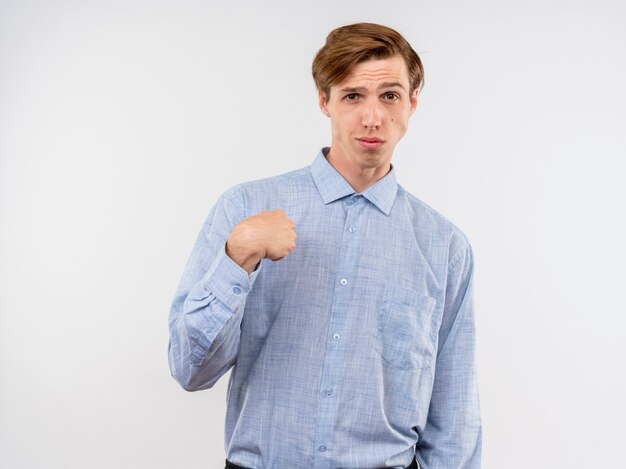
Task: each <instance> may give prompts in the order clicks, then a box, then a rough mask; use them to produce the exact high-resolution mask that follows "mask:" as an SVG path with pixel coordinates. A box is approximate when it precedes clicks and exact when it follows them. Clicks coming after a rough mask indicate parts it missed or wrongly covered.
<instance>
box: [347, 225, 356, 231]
mask: <svg viewBox="0 0 626 469" xmlns="http://www.w3.org/2000/svg"><path fill="white" fill-rule="evenodd" d="M348 231H349V232H350V233H354V232H355V231H356V228H355V227H354V225H352V226H351V227H350V228H348Z"/></svg>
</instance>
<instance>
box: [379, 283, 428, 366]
mask: <svg viewBox="0 0 626 469" xmlns="http://www.w3.org/2000/svg"><path fill="white" fill-rule="evenodd" d="M436 304H437V301H436V300H435V299H434V298H432V297H430V296H427V295H424V294H421V293H418V292H415V291H411V290H405V289H402V288H399V287H395V286H393V287H390V286H388V287H386V288H385V292H384V294H383V304H382V308H381V310H380V311H379V313H378V321H377V330H376V350H377V351H378V353H379V354H380V355H381V357H382V358H383V359H384V360H385V361H386V362H388V363H389V364H391V365H393V366H395V367H396V368H400V369H403V370H410V369H416V368H424V367H428V366H431V365H432V361H433V357H434V356H435V351H436V334H434V330H433V329H434V327H433V322H434V311H435V306H436Z"/></svg>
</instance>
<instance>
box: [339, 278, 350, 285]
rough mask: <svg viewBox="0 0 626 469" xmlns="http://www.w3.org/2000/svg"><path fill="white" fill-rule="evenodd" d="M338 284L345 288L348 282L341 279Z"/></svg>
mask: <svg viewBox="0 0 626 469" xmlns="http://www.w3.org/2000/svg"><path fill="white" fill-rule="evenodd" d="M339 283H341V284H342V285H343V286H346V285H347V284H348V280H346V279H345V278H342V279H341V281H340V282H339Z"/></svg>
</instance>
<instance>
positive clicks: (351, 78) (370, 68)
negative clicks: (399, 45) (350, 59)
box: [337, 55, 409, 90]
mask: <svg viewBox="0 0 626 469" xmlns="http://www.w3.org/2000/svg"><path fill="white" fill-rule="evenodd" d="M386 82H390V83H391V82H398V83H401V84H402V85H403V86H404V87H405V88H406V89H407V90H408V89H409V71H408V69H407V67H406V63H405V62H404V59H403V58H402V57H401V56H399V55H396V56H393V57H389V58H386V59H371V60H366V61H364V62H360V63H358V64H356V66H355V67H354V68H353V69H352V70H351V71H350V74H349V75H348V76H347V77H346V78H345V79H344V80H343V81H342V82H341V83H339V84H338V85H337V86H338V87H339V88H344V87H354V86H367V85H368V84H371V85H376V84H379V83H386Z"/></svg>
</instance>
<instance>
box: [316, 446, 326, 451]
mask: <svg viewBox="0 0 626 469" xmlns="http://www.w3.org/2000/svg"><path fill="white" fill-rule="evenodd" d="M318 449H319V450H320V451H321V452H322V453H323V452H324V451H326V446H324V445H320V447H319V448H318Z"/></svg>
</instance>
